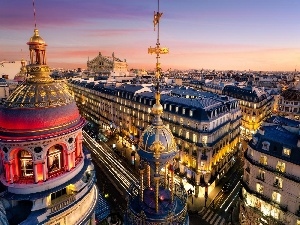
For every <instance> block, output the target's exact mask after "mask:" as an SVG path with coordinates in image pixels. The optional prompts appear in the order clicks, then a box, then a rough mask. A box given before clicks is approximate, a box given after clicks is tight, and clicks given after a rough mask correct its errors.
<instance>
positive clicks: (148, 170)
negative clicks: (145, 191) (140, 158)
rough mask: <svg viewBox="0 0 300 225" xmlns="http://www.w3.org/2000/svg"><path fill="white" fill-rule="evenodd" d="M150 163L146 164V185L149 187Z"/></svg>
mask: <svg viewBox="0 0 300 225" xmlns="http://www.w3.org/2000/svg"><path fill="white" fill-rule="evenodd" d="M150 172H151V171H150V165H147V187H148V188H150V186H151V179H150V178H151V177H150V176H151V174H150Z"/></svg>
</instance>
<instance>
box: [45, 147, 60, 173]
mask: <svg viewBox="0 0 300 225" xmlns="http://www.w3.org/2000/svg"><path fill="white" fill-rule="evenodd" d="M62 153H63V147H62V146H61V145H54V146H52V147H51V148H50V149H49V151H48V156H47V158H48V172H49V173H52V172H55V171H58V170H60V169H61V168H62V167H63V160H62V159H63V158H62V157H63V156H62Z"/></svg>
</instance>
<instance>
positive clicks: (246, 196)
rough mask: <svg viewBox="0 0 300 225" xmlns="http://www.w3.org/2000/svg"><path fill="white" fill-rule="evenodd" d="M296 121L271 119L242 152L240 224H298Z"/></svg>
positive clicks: (299, 179) (299, 178)
mask: <svg viewBox="0 0 300 225" xmlns="http://www.w3.org/2000/svg"><path fill="white" fill-rule="evenodd" d="M299 127H300V122H298V121H295V120H290V119H286V118H283V117H271V118H269V119H267V121H266V123H264V124H263V126H262V127H261V128H260V129H259V130H258V132H257V133H256V134H255V135H253V138H252V140H251V141H250V142H249V144H248V148H247V150H246V152H245V163H244V176H243V180H242V192H241V198H242V201H241V207H240V222H241V224H242V225H250V224H251V225H260V224H272V225H287V224H291V225H298V224H300V200H299V191H300V154H299V152H300V140H299Z"/></svg>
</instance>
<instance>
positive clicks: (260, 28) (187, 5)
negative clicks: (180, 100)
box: [0, 0, 300, 71]
mask: <svg viewBox="0 0 300 225" xmlns="http://www.w3.org/2000/svg"><path fill="white" fill-rule="evenodd" d="M35 7H36V21H37V28H38V29H39V31H40V36H41V37H43V39H44V40H45V41H46V43H47V44H48V47H47V57H48V65H49V66H51V67H64V68H69V69H71V68H77V67H82V68H86V61H87V59H88V57H89V58H90V59H92V58H94V57H96V56H97V55H98V53H99V52H101V53H102V55H107V56H111V54H112V52H114V54H115V56H116V57H118V58H120V59H122V60H123V59H126V60H127V63H128V66H129V69H130V68H143V69H153V68H154V66H155V56H154V55H148V53H147V49H148V47H150V46H152V47H153V46H155V43H156V33H155V32H154V30H153V23H152V20H153V12H154V11H157V0H86V1H83V0H35ZM160 11H161V12H163V16H162V19H161V23H160V28H161V29H160V33H161V36H160V42H161V46H162V47H169V49H170V54H168V55H162V56H161V63H162V68H163V69H167V68H172V69H201V68H204V69H216V70H228V69H233V70H249V69H251V70H257V71H271V70H273V71H274V70H290V71H291V70H295V69H297V70H298V71H299V70H300V1H299V0H288V1H285V0H248V1H246V0H180V1H179V0H160ZM33 29H34V19H33V7H32V0H2V1H1V5H0V61H2V60H20V59H21V58H24V59H28V55H29V51H28V46H27V45H26V42H27V41H28V40H29V38H30V37H31V36H32V35H33Z"/></svg>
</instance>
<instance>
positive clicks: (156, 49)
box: [148, 0, 169, 115]
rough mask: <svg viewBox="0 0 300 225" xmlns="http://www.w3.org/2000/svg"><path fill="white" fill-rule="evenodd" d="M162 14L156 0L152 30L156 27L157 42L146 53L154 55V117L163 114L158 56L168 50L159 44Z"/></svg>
mask: <svg viewBox="0 0 300 225" xmlns="http://www.w3.org/2000/svg"><path fill="white" fill-rule="evenodd" d="M162 15H163V13H161V12H159V0H158V9H157V12H155V11H154V19H153V24H154V30H155V27H156V26H157V41H156V46H155V47H154V48H153V47H151V46H150V48H148V53H149V54H151V55H152V54H153V53H154V54H156V66H155V78H156V82H157V83H156V93H155V100H156V102H155V104H154V105H153V108H152V113H153V114H154V115H161V114H162V113H163V107H162V105H161V104H160V92H159V79H160V73H161V64H160V62H159V58H160V54H167V53H169V49H168V48H166V47H164V48H161V47H160V42H159V23H160V18H161V17H162Z"/></svg>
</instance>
